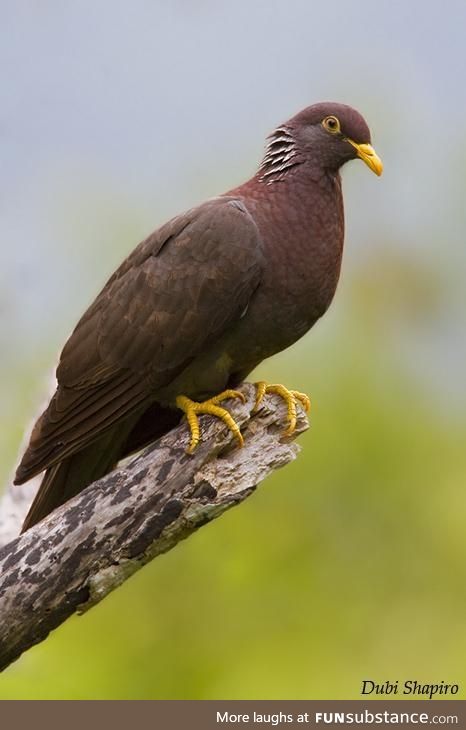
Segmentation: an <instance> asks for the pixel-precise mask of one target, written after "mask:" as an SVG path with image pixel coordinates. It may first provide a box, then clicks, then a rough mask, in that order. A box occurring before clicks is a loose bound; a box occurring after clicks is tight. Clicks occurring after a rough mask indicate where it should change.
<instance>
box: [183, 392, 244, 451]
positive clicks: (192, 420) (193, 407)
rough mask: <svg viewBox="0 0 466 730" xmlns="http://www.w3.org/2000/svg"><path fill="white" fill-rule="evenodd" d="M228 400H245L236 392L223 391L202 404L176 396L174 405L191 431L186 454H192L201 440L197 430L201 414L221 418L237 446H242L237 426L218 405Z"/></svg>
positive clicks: (199, 432) (241, 438)
mask: <svg viewBox="0 0 466 730" xmlns="http://www.w3.org/2000/svg"><path fill="white" fill-rule="evenodd" d="M229 398H241V400H242V401H243V403H244V402H245V400H246V399H245V397H244V395H243V394H242V393H240V392H239V391H238V390H224V391H223V393H219V394H218V395H216V396H214V397H213V398H209V400H205V401H204V402H203V403H197V401H193V400H191V399H190V398H187V397H186V396H185V395H179V396H178V398H177V399H176V405H177V406H178V408H179V409H180V410H182V411H183V413H184V414H185V416H186V420H187V422H188V424H189V428H190V430H191V441H190V442H189V447H188V448H187V450H186V451H187V453H188V454H192V453H193V451H194V449H195V448H196V446H197V445H198V443H199V441H200V440H201V431H200V428H199V420H198V415H200V414H202V413H205V414H208V415H210V416H217V418H221V419H222V421H223V423H224V424H225V426H227V428H229V430H230V431H231V432H232V433H233V434H234V436H235V438H236V439H237V441H238V444H239V446H243V444H244V441H243V437H242V435H241V431H240V430H239V426H238V424H237V423H236V421H235V420H234V418H233V417H232V416H231V415H230V414H229V413H228V411H227V410H226V408H221V406H219V405H218V404H219V403H221V402H222V401H224V400H228V399H229Z"/></svg>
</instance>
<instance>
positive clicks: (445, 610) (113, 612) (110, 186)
mask: <svg viewBox="0 0 466 730" xmlns="http://www.w3.org/2000/svg"><path fill="white" fill-rule="evenodd" d="M448 9H449V12H448V14H446V13H445V12H444V6H443V5H441V4H433V5H432V7H430V6H429V5H428V4H426V3H424V2H420V0H416V1H415V2H411V3H408V4H405V3H396V2H390V3H389V2H380V3H373V2H363V1H362V0H354V1H353V2H352V3H343V2H340V3H338V2H337V3H335V2H334V3H330V4H328V6H327V5H325V4H322V3H314V2H309V1H308V0H288V2H287V3H283V2H277V1H276V0H272V1H271V2H267V3H266V2H257V1H256V2H247V1H246V0H238V2H235V3H234V4H232V3H222V2H220V3H219V2H214V0H199V1H197V2H194V1H193V2H187V0H186V1H185V2H183V1H182V0H178V2H171V3H163V2H161V1H160V0H158V1H157V2H142V1H141V0H137V1H136V2H133V3H131V4H128V3H122V2H117V3H113V2H110V1H109V0H105V1H104V2H101V3H91V2H86V1H84V0H79V2H76V3H73V4H71V3H58V2H47V1H45V0H44V1H43V2H41V3H35V2H32V0H31V1H30V2H23V3H17V4H10V5H8V6H5V7H4V8H2V30H1V31H0V32H1V36H2V43H1V45H0V75H1V84H0V88H1V90H2V91H1V99H2V102H1V105H0V225H1V246H2V266H1V269H0V316H1V320H0V348H1V361H0V372H1V376H2V377H1V382H0V389H1V391H0V425H1V428H0V457H1V462H0V469H1V474H0V476H1V477H2V481H3V483H6V482H7V480H8V478H9V476H10V475H11V472H12V469H13V467H14V465H15V459H16V456H17V452H18V449H19V446H20V442H21V439H22V434H23V430H24V428H25V426H26V425H27V424H28V423H30V421H31V419H32V417H33V415H34V414H35V413H36V412H37V409H38V404H39V403H40V401H41V398H42V397H43V396H44V394H45V393H46V391H47V386H46V383H47V381H46V375H47V372H48V371H49V370H50V369H51V368H52V367H53V364H54V361H55V357H56V353H57V352H58V351H59V349H60V347H61V346H62V344H63V342H64V340H65V338H66V336H67V333H68V332H69V331H70V330H71V328H72V326H73V325H74V324H75V322H76V320H77V318H78V316H79V315H80V314H81V312H82V311H83V309H84V308H85V307H86V305H87V304H88V303H89V302H90V301H91V299H92V298H93V297H94V296H95V294H96V293H97V291H98V289H99V287H100V286H101V285H102V284H103V282H104V281H105V279H106V277H107V276H108V275H109V274H110V273H111V271H112V270H113V268H114V267H115V266H116V265H117V264H118V262H119V261H120V260H121V258H122V257H123V256H124V255H125V254H126V253H127V252H128V251H129V250H130V249H131V248H132V247H133V246H134V245H135V244H136V243H137V242H138V241H139V240H141V239H142V238H143V237H144V236H145V235H146V234H147V233H148V232H149V231H150V230H151V229H153V228H155V227H156V226H157V225H158V224H160V223H162V222H163V221H164V220H166V219H167V218H168V217H169V216H170V215H172V214H175V213H177V212H179V211H181V210H183V209H185V208H187V207H189V206H190V205H193V204H195V203H197V202H200V201H201V200H203V199H204V198H205V197H207V196H211V195H215V194H216V193H219V192H221V191H223V190H225V189H228V188H230V187H232V186H233V185H235V184H237V183H239V182H240V181H241V180H242V179H245V178H246V177H247V176H249V175H250V174H251V173H252V172H253V171H254V168H255V166H256V165H257V163H258V162H259V160H260V156H261V153H262V145H263V139H264V137H265V135H266V134H267V133H268V132H269V131H270V130H271V129H272V128H273V127H274V126H275V125H276V124H278V123H280V122H281V121H283V120H284V119H286V118H287V117H289V116H291V114H293V113H294V112H295V111H297V110H298V109H300V108H301V107H303V106H306V105H307V104H309V103H312V102H314V101H317V100H321V99H335V100H340V101H344V102H347V103H351V104H353V105H354V106H357V107H358V108H359V109H360V110H361V111H362V112H363V113H364V114H365V116H366V118H367V119H368V121H369V124H370V126H371V128H372V130H373V140H374V145H375V147H376V149H377V151H378V152H379V154H380V155H381V156H382V158H383V160H384V163H385V173H384V176H383V177H382V178H381V179H380V180H378V179H376V178H375V177H374V176H373V175H371V174H370V173H369V171H368V170H367V169H366V168H365V167H364V166H363V165H360V164H352V165H348V166H347V167H346V168H345V170H344V174H343V178H344V188H345V202H346V211H347V234H346V251H345V259H344V264H343V275H342V280H341V283H340V287H339V290H338V293H337V296H336V299H335V302H334V304H333V306H332V308H331V310H330V312H329V313H328V314H327V316H326V317H325V318H324V320H323V321H322V322H321V323H319V324H318V325H317V326H316V328H315V329H314V330H313V331H312V333H311V334H310V335H308V336H307V337H306V338H305V339H304V340H303V341H301V342H299V343H298V344H297V345H296V346H295V347H293V348H291V349H290V350H288V351H287V352H285V353H282V354H281V355H279V356H277V357H275V358H273V359H272V360H270V361H268V362H266V363H264V364H263V365H262V366H261V368H260V372H258V373H257V376H258V377H259V376H260V377H263V378H265V379H269V380H271V381H279V382H284V383H286V384H288V385H290V386H291V387H294V388H297V389H299V390H303V391H306V392H308V393H309V394H310V395H311V398H312V401H313V411H312V427H311V429H310V431H309V432H308V433H307V434H305V435H304V436H303V437H301V439H300V441H301V445H302V453H301V455H300V457H299V459H298V460H297V461H296V462H295V463H294V464H292V465H291V466H289V467H287V468H286V469H285V470H283V471H282V472H280V473H276V474H275V475H274V476H273V477H271V478H269V479H268V480H267V481H266V482H265V483H264V484H263V485H261V488H260V489H259V490H258V491H257V493H256V494H255V495H254V496H253V497H252V498H251V499H249V500H247V502H246V503H245V504H242V505H241V506H240V507H239V508H237V509H235V510H232V511H231V512H229V513H227V514H226V515H225V516H223V517H222V518H221V519H219V520H217V521H215V522H214V523H213V524H211V525H208V526H206V527H204V528H203V529H202V530H201V531H200V532H199V533H197V534H196V535H195V536H193V537H192V538H190V539H189V540H188V541H186V542H184V543H182V544H181V545H179V546H178V547H177V548H176V549H175V550H173V551H172V552H170V553H169V554H167V555H165V556H162V557H160V558H158V559H157V560H156V561H154V562H153V564H151V565H149V566H147V567H146V568H144V569H143V570H142V571H141V572H140V573H139V574H137V575H136V576H134V577H133V578H131V579H130V580H129V581H128V582H127V583H126V584H125V585H124V586H123V587H121V588H120V589H119V590H118V591H116V592H115V593H114V594H113V595H111V596H110V597H108V598H107V599H105V601H104V602H103V603H102V604H100V605H99V606H97V607H96V608H95V609H93V610H92V611H91V612H90V613H89V614H86V615H84V616H82V617H75V618H73V619H72V620H70V621H68V622H67V623H66V624H65V625H64V626H62V627H61V628H60V629H58V630H57V631H55V632H54V633H53V635H51V636H50V637H49V638H48V639H47V641H45V642H44V643H43V644H41V645H40V646H38V647H35V648H34V649H32V650H30V651H29V652H28V653H27V654H26V655H24V656H23V657H22V658H21V659H20V660H19V661H17V662H16V663H15V664H14V665H13V666H11V667H10V668H9V669H8V670H7V671H5V672H4V673H3V674H2V675H1V676H0V698H2V699H174V698H180V699H233V698H309V699H318V698H357V697H358V696H359V692H360V687H361V682H362V680H363V679H373V680H374V681H378V682H383V681H385V680H387V679H389V680H391V681H394V680H396V679H398V680H400V683H401V682H403V681H404V680H406V679H417V680H418V681H422V682H429V683H438V682H440V681H441V680H443V681H445V682H449V683H452V682H456V683H459V684H460V685H461V691H460V694H459V695H457V697H459V696H461V697H466V693H465V692H464V690H463V687H464V685H465V682H466V666H465V660H464V658H465V656H466V632H465V615H466V568H465V563H466V561H465V551H466V530H465V514H466V500H465V482H466V478H465V477H466V408H465V406H466V388H465V382H464V381H465V376H464V373H465V370H466V368H465V364H466V337H465V331H466V307H465V304H466V295H465V284H464V280H465V271H466V247H465V241H464V231H465V229H466V213H465V205H464V200H465V197H466V183H465V173H464V170H465V163H466V97H465V95H464V78H463V71H462V69H463V68H464V67H465V64H466V51H465V47H464V37H463V35H464V27H465V23H466V6H465V5H464V4H463V3H461V2H451V3H449V5H448Z"/></svg>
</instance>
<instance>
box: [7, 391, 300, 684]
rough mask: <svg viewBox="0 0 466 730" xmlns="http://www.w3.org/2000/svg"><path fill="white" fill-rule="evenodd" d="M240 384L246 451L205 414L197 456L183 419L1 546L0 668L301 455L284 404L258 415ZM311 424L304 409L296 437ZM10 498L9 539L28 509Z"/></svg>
mask: <svg viewBox="0 0 466 730" xmlns="http://www.w3.org/2000/svg"><path fill="white" fill-rule="evenodd" d="M241 390H242V391H243V393H244V394H245V396H246V399H247V400H246V403H245V404H242V403H240V402H239V401H238V400H236V401H230V404H231V407H230V411H231V412H232V414H233V415H234V417H235V419H236V421H237V422H238V424H239V425H240V426H241V429H242V431H243V434H244V436H245V446H244V447H243V448H242V449H238V448H237V447H236V444H235V441H234V439H233V437H232V436H231V434H230V433H228V432H227V431H226V429H225V427H224V426H223V424H222V423H220V422H219V421H218V420H217V419H212V418H211V417H202V418H201V427H202V433H203V441H202V443H201V444H200V445H199V447H198V448H197V449H196V451H195V453H194V455H193V456H189V455H187V454H186V453H185V449H186V447H187V444H188V429H187V427H186V424H185V423H184V422H182V423H181V424H180V425H179V426H178V427H177V428H175V429H174V430H173V431H171V432H170V433H169V434H167V435H166V436H165V437H164V438H163V439H161V440H160V441H158V442H156V443H155V444H153V445H151V446H150V447H148V448H147V449H146V450H145V451H143V452H142V453H141V454H139V455H137V456H136V457H134V458H132V459H131V460H129V461H128V462H127V463H126V464H125V465H124V466H123V467H122V468H119V469H117V470H116V471H114V472H112V473H110V474H108V475H107V476H106V477H104V478H103V479H100V480H99V481H97V482H95V483H94V484H91V485H90V486H89V487H88V488H87V489H85V490H84V491H83V492H81V494H79V495H78V496H77V497H75V498H74V499H72V500H70V501H69V502H68V503H67V504H65V505H63V506H62V507H61V508H59V509H58V510H56V511H55V512H53V513H52V514H51V515H49V517H47V518H46V519H45V520H43V521H42V522H41V523H39V524H38V525H36V526H35V527H33V528H32V529H30V530H28V531H27V532H26V533H25V534H24V535H22V536H20V537H17V538H15V539H14V540H12V541H11V542H9V543H8V544H6V545H4V546H3V547H1V548H0V669H4V668H5V667H7V666H8V665H9V664H10V663H11V662H12V661H14V660H15V659H17V658H18V657H19V656H20V655H21V654H22V653H23V652H24V651H25V650H26V649H28V648H29V647H31V646H32V645H33V644H36V643H38V642H40V641H43V640H44V639H45V638H46V637H47V635H48V634H49V633H50V631H52V630H53V629H54V628H56V627H57V626H59V625H60V624H61V623H63V622H64V621H65V620H66V619H67V618H68V617H69V616H70V615H71V614H73V613H75V612H79V613H82V612H84V611H87V610H88V609H89V608H91V607H92V606H93V605H95V604H96V603H98V602H99V601H100V600H102V598H104V597H105V596H106V595H107V594H108V593H109V592H110V591H112V590H114V588H116V587H117V586H119V585H121V583H123V582H124V581H125V580H126V579H127V578H128V577H129V576H130V575H132V574H133V573H134V572H135V571H136V570H138V569H139V568H141V567H142V566H143V565H144V564H145V563H147V562H148V561H150V560H152V559H153V558H154V557H156V556H157V555H160V554H161V553H164V552H166V551H167V550H170V549H171V548H172V547H174V546H175V545H176V544H177V543H178V542H180V541H181V540H183V539H184V538H185V537H187V536H188V535H190V534H191V533H192V532H194V531H195V530H197V529H198V528H199V527H201V526H202V525H204V524H206V523H207V522H210V521H211V520H213V519H215V518H216V517H219V516H220V515H221V514H222V513H223V512H224V511H225V510H227V509H229V508H230V507H233V506H234V505H235V504H238V503H239V502H241V501H242V500H243V499H245V498H246V497H248V496H249V495H250V494H251V493H252V492H253V491H254V489H255V488H256V486H257V484H258V483H259V482H261V481H262V480H263V479H264V478H265V477H266V476H267V475H268V474H269V473H270V472H271V471H273V470H274V469H278V468H280V467H282V466H284V465H285V464H287V463H288V462H290V461H292V460H293V459H294V458H295V457H296V455H297V453H298V450H299V447H298V446H297V445H296V444H295V443H293V441H292V439H289V438H288V439H284V438H283V436H282V434H283V429H284V426H285V419H286V409H285V406H284V404H283V402H282V400H281V399H280V398H278V397H277V396H270V395H268V396H266V397H265V398H264V401H263V403H262V404H261V409H260V411H259V412H258V413H256V414H251V409H252V406H253V403H254V388H253V386H251V385H248V384H245V385H244V386H243V387H242V389H241ZM230 404H229V405H230ZM307 427H308V422H307V419H306V416H305V414H304V413H303V412H302V411H301V409H300V408H299V407H298V425H297V429H296V432H295V434H293V438H294V436H296V435H298V434H299V433H302V432H303V431H304V430H306V428H307ZM13 489H15V488H13ZM16 489H17V488H16ZM13 502H14V500H13ZM3 504H4V507H5V506H6V507H7V509H6V510H5V512H4V518H0V534H2V519H3V520H5V523H4V525H5V524H6V528H5V526H4V530H3V534H4V535H7V534H11V530H12V527H13V525H14V524H15V520H16V519H17V518H18V516H19V515H21V514H23V513H24V509H25V505H20V507H19V508H18V509H16V510H15V509H10V507H11V504H12V497H11V493H10V494H7V496H6V497H5V499H4V502H3ZM16 526H17V527H18V529H19V524H16Z"/></svg>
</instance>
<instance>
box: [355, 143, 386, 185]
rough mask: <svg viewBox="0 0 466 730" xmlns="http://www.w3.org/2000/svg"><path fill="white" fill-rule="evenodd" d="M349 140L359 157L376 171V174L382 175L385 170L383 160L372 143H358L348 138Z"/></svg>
mask: <svg viewBox="0 0 466 730" xmlns="http://www.w3.org/2000/svg"><path fill="white" fill-rule="evenodd" d="M347 141H348V142H349V143H350V145H352V146H353V147H354V149H355V150H356V152H357V153H358V157H359V158H360V159H361V160H362V161H363V162H365V163H366V165H367V167H370V169H371V170H372V172H375V174H376V175H379V176H380V175H381V174H382V171H383V162H382V160H381V159H380V157H379V156H378V154H377V152H376V151H375V149H374V148H373V147H372V145H370V144H358V143H357V142H353V140H352V139H349V138H347Z"/></svg>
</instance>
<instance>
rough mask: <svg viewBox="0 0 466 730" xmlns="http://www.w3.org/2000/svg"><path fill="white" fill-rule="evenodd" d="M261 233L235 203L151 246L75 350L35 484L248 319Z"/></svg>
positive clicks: (39, 443) (35, 468) (40, 434)
mask: <svg viewBox="0 0 466 730" xmlns="http://www.w3.org/2000/svg"><path fill="white" fill-rule="evenodd" d="M261 268H262V249H261V243H260V236H259V233H258V230H257V227H256V225H255V223H254V221H253V219H252V218H251V216H250V214H249V213H248V211H247V210H246V208H245V207H244V205H243V204H242V203H241V202H240V201H238V200H236V199H234V198H227V197H223V198H215V199H213V200H211V201H208V202H207V203H204V204H203V205H201V206H199V207H198V208H194V209H192V210H190V211H188V212H187V213H185V214H184V215H181V216H178V217H177V218H175V219H173V220H172V221H170V222H169V223H167V224H166V225H165V226H162V228H160V229H159V230H158V231H156V232H155V233H153V234H152V235H151V236H150V237H149V238H148V239H146V241H144V242H143V243H141V244H140V245H139V246H138V247H137V248H136V249H135V250H134V251H133V253H132V254H131V255H130V256H129V257H128V258H127V259H126V260H125V261H124V262H123V264H122V265H121V266H120V268H119V269H118V270H117V271H116V272H115V274H114V275H113V276H112V277H111V278H110V279H109V281H108V282H107V284H106V285H105V287H104V288H103V290H102V291H101V293H100V294H99V295H98V297H97V299H96V300H95V301H94V303H93V304H92V305H91V306H90V308H89V309H88V310H87V312H86V313H85V314H84V316H83V317H82V318H81V320H80V321H79V323H78V325H77V327H76V328H75V330H74V332H73V333H72V335H71V337H70V338H69V340H68V342H67V343H66V345H65V347H64V349H63V352H62V355H61V358H60V363H59V366H58V369H57V380H58V388H57V391H56V393H55V395H54V396H53V398H52V400H51V402H50V404H49V406H48V408H47V409H46V411H45V412H44V413H43V414H42V416H41V417H40V418H39V420H38V421H37V423H36V425H35V427H34V430H33V433H32V436H31V440H30V443H29V447H28V449H27V451H26V453H25V455H24V457H23V459H22V461H21V464H20V465H19V467H18V470H17V474H16V483H22V482H24V481H27V480H28V479H30V478H31V477H32V476H34V475H35V474H37V473H39V472H41V471H42V470H43V469H45V468H48V467H50V466H52V465H53V464H56V463H57V462H59V461H61V460H62V459H63V458H64V457H65V456H69V455H70V454H73V453H75V452H76V451H79V450H80V449H82V448H83V447H84V446H86V445H87V444H89V443H90V442H92V441H93V440H94V439H95V438H97V436H98V435H99V434H101V433H102V432H103V431H105V429H106V428H108V427H109V426H111V425H112V424H114V423H115V422H117V421H119V420H120V419H122V418H123V417H124V416H126V415H128V414H130V413H132V412H135V411H137V410H138V409H139V408H140V407H141V406H142V405H143V404H144V403H147V402H149V401H150V400H153V399H154V394H156V391H157V387H161V386H162V385H164V384H166V383H168V382H170V381H171V380H172V379H173V377H175V376H176V374H178V373H179V372H181V370H182V369H183V368H184V367H185V366H186V365H187V364H188V363H189V362H190V361H191V360H192V359H193V358H194V357H195V356H196V354H197V353H199V352H200V351H201V349H202V348H203V347H204V346H205V345H206V344H207V343H208V342H209V341H212V340H215V339H216V338H217V337H219V336H220V335H221V334H222V333H223V332H225V331H226V329H227V328H228V326H229V325H230V324H231V323H232V322H233V321H235V319H237V318H239V317H240V316H241V313H242V312H243V311H244V309H245V307H246V306H247V304H248V301H249V299H250V297H251V296H252V294H253V292H254V291H255V289H256V287H257V286H258V283H259V281H260V275H261Z"/></svg>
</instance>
